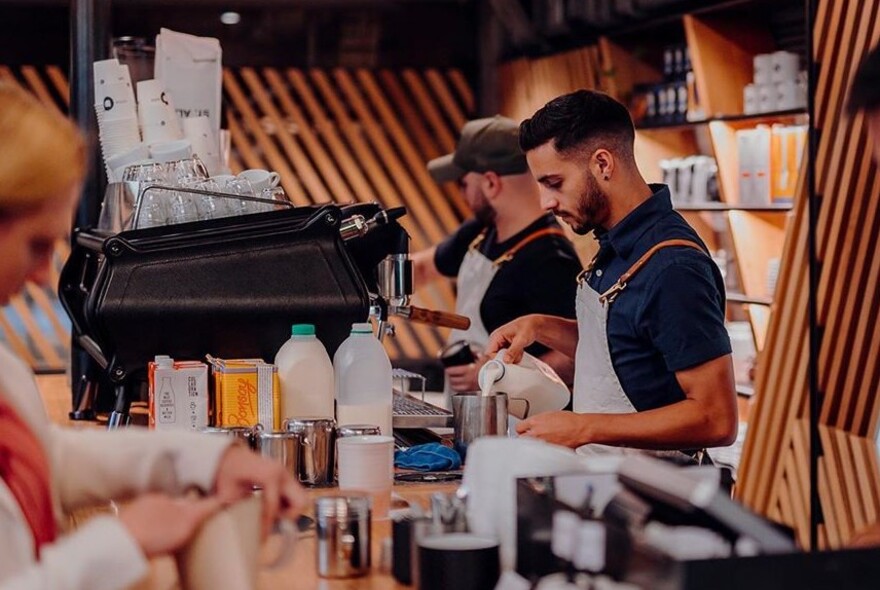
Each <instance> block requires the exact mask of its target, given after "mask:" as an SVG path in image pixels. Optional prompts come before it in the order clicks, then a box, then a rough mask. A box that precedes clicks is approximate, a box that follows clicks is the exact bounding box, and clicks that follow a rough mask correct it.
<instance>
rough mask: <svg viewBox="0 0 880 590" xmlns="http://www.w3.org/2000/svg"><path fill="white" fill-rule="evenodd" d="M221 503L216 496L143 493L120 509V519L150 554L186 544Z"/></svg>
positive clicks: (148, 555) (160, 553) (170, 551)
mask: <svg viewBox="0 0 880 590" xmlns="http://www.w3.org/2000/svg"><path fill="white" fill-rule="evenodd" d="M222 506H223V503H222V502H221V501H220V499H219V498H217V497H216V496H209V497H207V498H172V497H170V496H167V495H165V494H144V495H143V496H139V497H137V498H136V499H134V500H133V501H132V502H130V503H128V504H126V505H125V506H123V507H122V508H120V509H119V520H120V521H121V522H122V524H123V525H124V526H125V528H127V529H128V531H129V532H130V533H131V536H132V537H134V539H135V541H136V542H137V544H138V545H139V546H140V548H141V550H142V551H143V552H144V555H146V556H147V557H148V558H150V557H155V556H158V555H165V554H167V553H172V552H174V551H176V550H178V549H180V548H181V547H183V546H184V545H186V543H187V542H189V540H190V539H191V538H192V536H193V534H195V532H196V530H198V528H199V526H200V525H201V524H202V522H204V521H205V519H207V518H208V517H209V516H211V515H212V514H214V513H215V512H217V511H218V510H220V508H222Z"/></svg>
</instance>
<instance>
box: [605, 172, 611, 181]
mask: <svg viewBox="0 0 880 590" xmlns="http://www.w3.org/2000/svg"><path fill="white" fill-rule="evenodd" d="M609 178H611V177H610V176H608V175H607V174H606V175H605V182H608V179H609Z"/></svg>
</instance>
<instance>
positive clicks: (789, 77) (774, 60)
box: [770, 51, 800, 83]
mask: <svg viewBox="0 0 880 590" xmlns="http://www.w3.org/2000/svg"><path fill="white" fill-rule="evenodd" d="M770 63H771V68H770V81H771V82H774V83H778V82H789V81H797V78H798V71H799V70H800V68H799V66H800V56H799V55H798V54H797V53H792V52H790V51H775V52H773V53H771V54H770Z"/></svg>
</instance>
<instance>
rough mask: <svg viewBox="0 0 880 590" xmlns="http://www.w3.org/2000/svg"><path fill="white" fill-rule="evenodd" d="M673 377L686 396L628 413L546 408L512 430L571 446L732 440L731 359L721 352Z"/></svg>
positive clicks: (670, 445) (688, 445) (674, 445)
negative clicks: (641, 410)
mask: <svg viewBox="0 0 880 590" xmlns="http://www.w3.org/2000/svg"><path fill="white" fill-rule="evenodd" d="M675 377H676V379H677V380H678V383H679V385H681V388H682V390H683V391H684V394H685V399H684V400H683V401H680V402H678V403H675V404H671V405H669V406H665V407H663V408H658V409H654V410H647V411H645V412H634V413H632V414H575V413H573V412H549V413H547V414H540V415H538V416H535V417H533V418H529V419H528V420H524V421H523V422H520V423H519V424H518V425H517V432H519V433H520V434H521V435H525V436H534V437H536V438H540V439H542V440H545V441H547V442H550V443H554V444H558V445H562V446H566V447H572V448H576V447H579V446H581V445H585V444H592V443H595V444H605V445H612V446H625V447H634V448H642V449H698V448H703V447H717V446H725V445H729V444H732V443H733V441H734V440H736V431H737V425H738V422H737V408H736V393H735V388H734V380H733V363H732V361H731V357H730V355H725V356H722V357H719V358H716V359H713V360H711V361H708V362H706V363H703V364H701V365H699V366H697V367H694V368H692V369H687V370H683V371H678V372H676V373H675Z"/></svg>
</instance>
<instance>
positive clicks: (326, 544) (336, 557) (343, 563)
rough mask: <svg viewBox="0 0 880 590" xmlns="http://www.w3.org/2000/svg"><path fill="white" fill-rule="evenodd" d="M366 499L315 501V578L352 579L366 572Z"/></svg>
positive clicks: (358, 496) (362, 496)
mask: <svg viewBox="0 0 880 590" xmlns="http://www.w3.org/2000/svg"><path fill="white" fill-rule="evenodd" d="M370 516H371V512H370V497H369V496H367V495H365V494H348V495H345V496H324V497H321V498H318V499H316V500H315V530H316V536H317V551H316V552H315V555H316V557H317V565H318V575H319V576H321V577H322V578H355V577H359V576H363V575H366V574H367V573H368V572H369V570H370Z"/></svg>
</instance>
